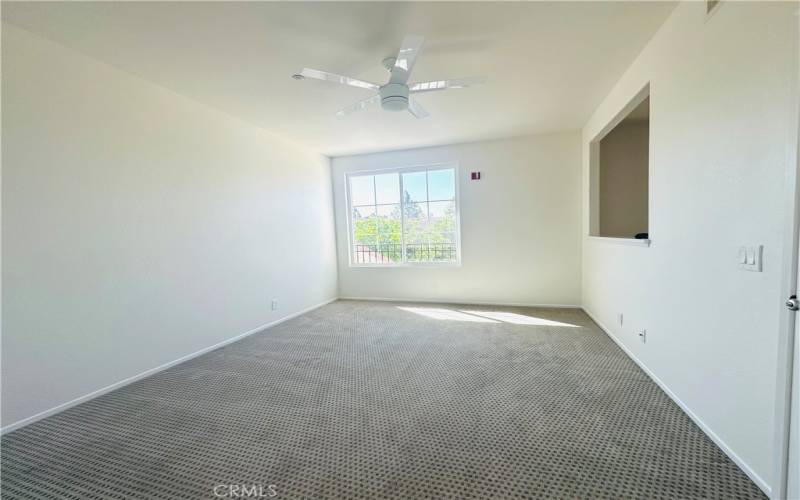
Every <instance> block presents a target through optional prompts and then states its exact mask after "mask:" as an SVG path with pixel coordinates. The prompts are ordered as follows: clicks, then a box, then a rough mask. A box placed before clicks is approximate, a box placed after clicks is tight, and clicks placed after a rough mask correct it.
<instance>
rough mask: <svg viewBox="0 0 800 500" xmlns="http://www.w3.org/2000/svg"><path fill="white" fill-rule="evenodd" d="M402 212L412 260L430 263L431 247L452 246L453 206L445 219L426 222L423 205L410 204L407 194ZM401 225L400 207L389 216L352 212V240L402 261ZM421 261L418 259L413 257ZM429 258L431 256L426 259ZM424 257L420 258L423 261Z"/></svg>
mask: <svg viewBox="0 0 800 500" xmlns="http://www.w3.org/2000/svg"><path fill="white" fill-rule="evenodd" d="M404 194H405V197H404V203H403V209H404V210H403V211H404V215H405V227H404V229H405V243H406V245H407V247H408V252H409V260H430V258H432V257H433V256H432V255H430V250H429V248H430V247H431V245H442V244H453V243H455V242H454V241H453V233H454V232H455V207H454V205H450V206H448V207H447V209H446V210H445V212H444V216H441V217H434V218H431V219H430V220H427V218H426V217H425V212H426V210H424V209H423V207H425V205H424V204H416V203H413V202H412V201H411V198H410V196H409V194H408V193H407V192H406V193H404ZM401 228H403V227H402V225H401V222H400V205H397V206H396V207H395V209H394V210H393V211H392V212H391V214H390V215H388V216H378V215H370V216H368V217H365V216H363V215H362V214H360V213H359V212H358V210H357V209H354V210H353V237H354V240H355V243H356V244H357V245H366V246H369V247H370V248H372V249H374V250H376V251H380V252H381V253H382V254H383V255H385V256H387V257H388V258H389V259H390V260H392V261H395V262H397V261H400V260H401V259H402V250H401V248H400V247H401V243H402V241H403V238H402V237H401V232H402V229H401ZM415 255H416V256H417V257H419V258H415V257H414V256H415ZM426 255H430V256H429V257H428V258H426V257H425V256H426ZM420 256H421V257H420Z"/></svg>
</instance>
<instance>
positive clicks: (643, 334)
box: [638, 330, 647, 344]
mask: <svg viewBox="0 0 800 500" xmlns="http://www.w3.org/2000/svg"><path fill="white" fill-rule="evenodd" d="M638 335H639V340H641V341H642V344H644V343H645V342H647V330H642V331H640V332H639V333H638Z"/></svg>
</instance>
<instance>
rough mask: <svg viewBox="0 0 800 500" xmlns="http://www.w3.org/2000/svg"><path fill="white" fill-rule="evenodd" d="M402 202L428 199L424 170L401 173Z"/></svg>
mask: <svg viewBox="0 0 800 500" xmlns="http://www.w3.org/2000/svg"><path fill="white" fill-rule="evenodd" d="M403 191H404V193H403V202H404V203H410V202H417V201H420V202H421V201H428V188H427V186H426V180H425V172H410V173H407V174H403Z"/></svg>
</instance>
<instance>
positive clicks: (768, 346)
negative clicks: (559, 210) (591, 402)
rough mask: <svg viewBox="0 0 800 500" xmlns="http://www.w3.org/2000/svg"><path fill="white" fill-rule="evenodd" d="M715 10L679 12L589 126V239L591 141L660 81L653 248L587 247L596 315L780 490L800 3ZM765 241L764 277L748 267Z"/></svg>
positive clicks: (587, 288) (763, 480) (693, 5)
mask: <svg viewBox="0 0 800 500" xmlns="http://www.w3.org/2000/svg"><path fill="white" fill-rule="evenodd" d="M704 7H705V5H704V2H686V3H682V4H680V5H679V6H678V7H677V8H676V10H675V11H674V12H673V14H672V15H671V17H670V18H669V19H668V20H667V22H666V23H665V24H664V26H663V27H662V28H661V29H660V30H659V32H658V33H657V34H656V35H655V37H654V38H653V40H652V41H651V42H650V43H649V44H648V46H647V47H646V48H645V49H644V51H643V52H642V53H641V54H640V56H639V57H638V58H637V60H636V61H635V62H634V63H633V65H632V66H631V67H630V68H629V69H628V70H627V72H626V73H625V74H624V75H623V77H622V78H621V79H620V81H619V82H618V83H617V85H616V86H615V87H614V89H613V90H612V92H611V93H610V94H609V95H608V96H607V97H606V99H605V100H604V101H603V102H602V104H601V105H600V106H599V107H598V108H597V110H596V112H595V113H594V115H593V116H592V118H591V119H590V120H589V122H588V123H587V124H586V127H585V128H584V130H583V183H584V190H583V191H584V221H583V228H584V234H588V230H589V213H588V206H589V197H588V195H589V183H588V181H589V146H588V144H589V141H590V140H592V139H594V138H595V137H596V135H597V134H598V133H599V132H600V131H601V130H602V129H603V127H605V126H606V124H607V123H608V122H609V121H611V120H612V118H613V117H614V116H615V115H616V114H617V113H618V111H619V110H620V109H622V108H623V107H624V106H625V105H626V104H627V103H628V102H629V100H630V99H631V98H632V97H633V96H634V95H636V93H637V92H638V91H639V90H640V89H642V88H643V87H644V86H645V85H646V84H647V83H648V81H649V82H650V92H651V94H650V106H651V107H650V148H651V149H650V152H651V154H650V169H651V170H650V235H651V238H652V241H653V243H652V246H651V247H649V248H647V247H635V246H625V245H619V244H612V243H607V242H603V241H600V240H596V239H590V238H585V239H584V243H583V306H584V307H585V309H586V310H587V311H588V312H589V313H590V314H592V315H593V316H594V317H595V318H596V319H597V320H598V321H599V322H600V323H601V324H602V325H603V326H604V327H605V328H606V329H608V330H609V331H610V332H611V334H612V336H614V337H615V338H616V339H618V341H619V342H621V343H622V344H623V345H624V346H625V348H626V349H628V350H629V352H630V353H631V354H632V355H633V356H634V357H636V358H637V359H638V360H639V361H640V362H641V363H642V364H643V365H644V366H645V367H646V368H647V369H648V370H649V371H650V372H651V373H652V374H653V375H654V376H655V377H656V378H657V379H658V380H660V382H661V383H662V384H663V385H664V386H666V387H667V388H668V389H669V390H670V392H672V394H673V395H674V397H675V398H676V399H678V400H679V401H681V402H682V403H683V404H684V406H685V407H686V409H687V410H688V411H689V412H690V413H692V414H693V415H694V416H695V417H696V419H697V420H698V421H700V422H702V423H703V424H704V425H705V426H706V429H707V431H709V432H710V433H711V434H712V435H713V436H715V438H716V439H717V441H718V442H719V443H721V444H722V446H723V448H725V449H727V451H728V452H729V454H731V455H732V456H733V457H734V458H736V460H737V461H738V462H739V464H740V465H741V466H742V467H743V468H744V469H745V470H746V471H747V472H748V473H749V474H750V475H751V476H752V477H753V478H754V479H755V481H756V482H757V483H758V484H759V485H761V486H762V487H763V488H764V489H767V490H768V489H769V488H770V487H771V486H772V484H773V480H774V478H773V452H774V449H775V448H774V447H775V444H774V443H773V427H774V420H773V413H774V403H775V401H774V398H775V383H776V371H775V364H776V363H775V361H776V359H777V351H776V349H777V339H778V318H779V311H780V307H781V303H782V300H781V299H782V297H781V293H780V283H781V276H780V271H781V267H780V266H781V259H782V244H783V240H782V231H783V229H784V226H783V225H784V222H785V216H784V214H783V211H782V208H783V206H784V205H783V203H784V199H785V193H784V175H785V173H786V171H787V168H794V166H793V165H787V151H789V149H790V147H793V138H791V137H790V135H789V134H788V133H787V131H789V130H792V127H791V126H790V124H791V120H793V119H795V118H796V114H795V113H796V107H795V106H794V102H795V101H794V96H795V94H794V92H795V89H796V88H797V80H796V78H797V76H796V75H797V66H796V64H797V60H796V58H797V54H798V47H797V35H798V33H797V23H798V18H797V16H796V15H795V12H796V11H797V4H796V3H793V2H786V3H762V2H753V3H748V2H723V3H722V4H721V6H720V8H719V9H718V11H717V12H716V13H714V14H713V15H712V16H711V18H710V19H709V20H708V21H706V16H705V12H704ZM757 244H762V245H764V272H762V273H754V272H746V271H741V270H739V269H738V265H737V255H738V246H739V245H757ZM620 312H622V313H624V315H625V321H624V327H621V326H620V325H619V323H618V321H617V314H618V313H620ZM642 328H645V329H647V343H645V344H643V343H641V342H639V340H638V337H637V335H636V331H637V330H638V329H642Z"/></svg>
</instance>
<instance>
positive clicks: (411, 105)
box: [408, 99, 431, 118]
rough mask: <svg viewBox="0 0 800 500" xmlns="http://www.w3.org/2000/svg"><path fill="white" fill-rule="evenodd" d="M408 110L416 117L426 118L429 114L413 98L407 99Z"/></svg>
mask: <svg viewBox="0 0 800 500" xmlns="http://www.w3.org/2000/svg"><path fill="white" fill-rule="evenodd" d="M408 111H409V113H411V114H412V115H414V116H416V117H417V118H427V117H428V116H430V115H431V114H430V113H428V112H427V111H426V110H425V108H423V107H422V106H420V104H419V103H418V102H417V101H415V100H414V99H409V100H408Z"/></svg>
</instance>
